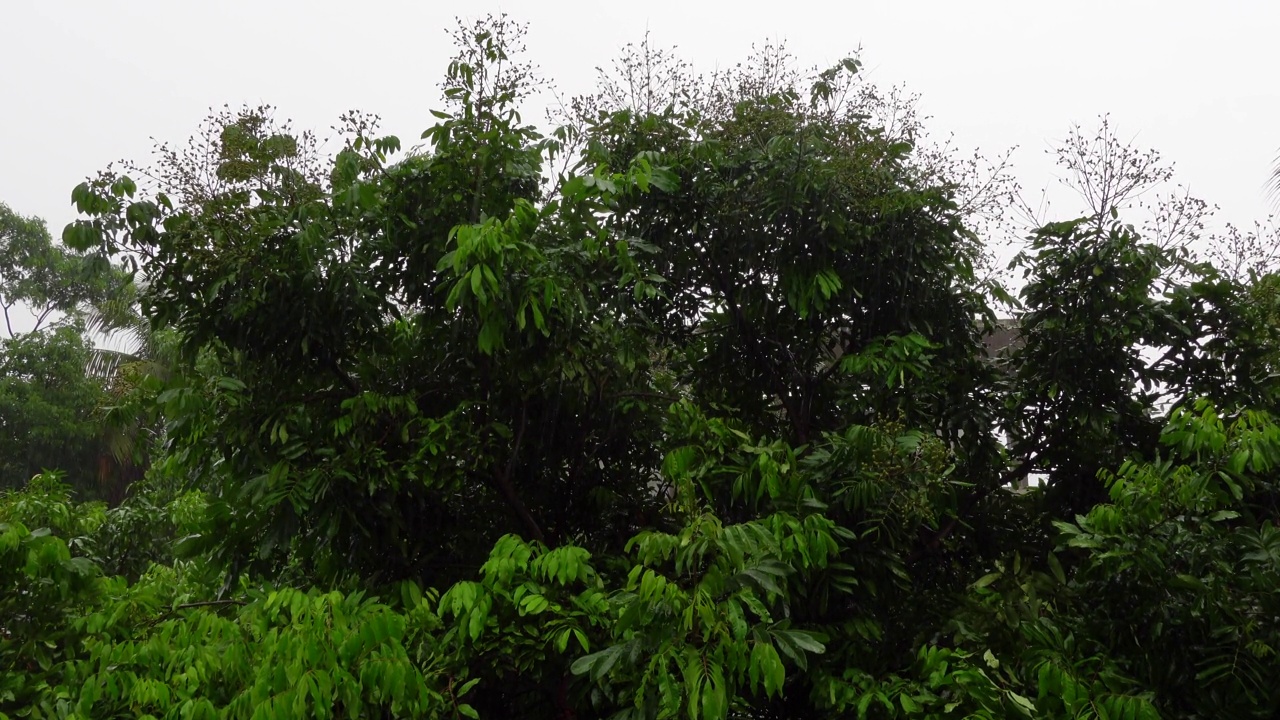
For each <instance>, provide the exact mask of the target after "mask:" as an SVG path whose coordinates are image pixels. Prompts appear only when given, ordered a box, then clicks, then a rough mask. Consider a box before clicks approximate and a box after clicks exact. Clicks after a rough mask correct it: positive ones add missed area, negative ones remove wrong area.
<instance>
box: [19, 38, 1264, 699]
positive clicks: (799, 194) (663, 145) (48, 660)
mask: <svg viewBox="0 0 1280 720" xmlns="http://www.w3.org/2000/svg"><path fill="white" fill-rule="evenodd" d="M522 38H523V29H522V28H521V27H520V26H519V25H516V24H514V23H512V22H510V21H509V20H507V19H505V18H490V19H488V20H485V21H481V22H479V23H476V24H470V25H462V26H460V28H459V29H458V31H457V32H456V33H455V36H454V39H455V41H456V42H457V43H458V44H459V55H458V57H457V59H456V60H455V61H454V62H453V63H451V64H450V66H449V67H448V70H447V72H446V75H445V82H444V96H445V99H446V105H445V109H443V110H440V111H436V112H435V113H434V115H435V117H436V120H437V122H436V124H435V125H434V126H433V127H431V128H430V129H428V130H427V131H426V132H425V133H424V134H423V139H424V140H425V141H426V145H425V146H423V147H421V148H418V149H415V150H413V151H410V152H404V151H402V149H401V143H400V141H399V140H398V139H397V138H394V137H384V136H380V135H378V133H377V128H376V123H375V121H374V119H373V118H372V117H370V116H365V115H360V114H356V113H352V114H348V115H347V116H345V117H344V118H343V121H342V138H341V143H340V145H341V149H340V150H339V151H338V152H337V153H336V154H335V155H334V156H333V157H324V156H323V155H322V154H321V153H320V151H319V150H318V147H319V144H318V142H317V141H316V140H315V139H314V138H313V137H312V136H311V135H309V134H306V133H301V134H299V133H296V132H295V131H293V130H292V129H291V128H290V127H289V125H288V123H287V122H281V121H277V120H276V119H275V118H274V116H273V114H272V112H271V111H270V110H269V109H268V108H247V109H245V110H243V111H241V112H232V111H230V110H227V111H224V112H221V113H218V114H216V115H215V116H214V117H213V118H211V120H210V122H209V123H208V124H207V125H206V127H205V128H204V129H203V130H202V131H201V132H200V133H199V134H198V135H197V137H196V138H195V139H194V140H193V144H192V146H191V147H188V148H179V149H174V148H171V147H169V146H162V147H161V148H160V150H159V152H158V154H157V162H156V165H155V166H154V167H151V168H147V169H145V171H144V172H134V173H133V174H134V175H137V176H138V177H139V178H140V179H142V181H143V185H142V186H141V187H140V186H139V185H138V183H137V182H135V181H134V180H133V179H130V178H129V177H127V176H125V175H123V174H119V173H116V172H108V173H104V174H102V175H100V176H98V177H96V178H94V179H91V180H90V181H87V182H86V183H84V184H83V185H81V186H79V187H78V188H77V189H76V190H75V192H74V200H75V202H76V203H77V205H78V207H79V209H80V210H81V212H82V213H83V215H84V216H83V217H82V219H81V220H79V221H77V222H76V223H75V224H73V225H71V226H69V227H68V228H67V230H66V232H65V233H64V240H65V242H66V243H67V244H68V245H69V246H72V247H77V248H95V249H101V250H105V251H107V252H109V253H112V254H114V255H115V256H116V257H119V258H121V261H122V262H123V263H124V264H125V265H126V266H128V267H129V268H130V269H131V270H132V271H134V272H135V273H136V276H135V278H134V280H135V284H133V285H131V286H129V288H130V291H131V292H134V293H136V298H137V304H136V306H135V305H133V303H132V302H131V301H129V300H127V299H126V300H125V301H123V305H122V307H120V308H117V309H116V310H113V311H112V312H113V313H114V314H113V317H114V318H116V319H115V320H113V321H112V322H111V323H105V322H103V323H100V324H98V325H97V326H98V327H101V328H107V327H118V326H121V325H127V326H129V327H133V328H135V330H136V332H137V335H138V337H139V338H140V339H142V340H143V341H144V342H143V343H142V344H141V345H140V346H139V347H140V349H139V351H138V352H137V353H136V354H134V355H133V356H132V357H129V358H117V360H120V361H121V362H119V363H115V364H113V365H112V367H113V368H114V369H115V372H114V373H112V374H111V376H110V382H109V387H110V390H111V400H110V403H111V409H110V411H109V414H108V415H107V417H109V418H112V420H111V421H112V422H114V423H116V425H115V427H116V428H117V429H119V430H120V435H121V436H124V435H127V436H128V437H129V438H131V439H132V440H131V441H130V442H128V443H125V442H124V441H121V442H120V443H118V444H117V445H114V446H113V447H117V448H119V447H126V446H127V447H129V448H130V451H129V453H128V454H130V455H132V456H133V457H135V458H138V459H139V461H140V463H141V464H145V465H147V470H146V475H145V478H144V479H142V480H141V481H140V482H136V483H134V484H133V486H132V488H131V493H130V496H129V497H128V498H127V499H125V500H124V501H123V502H122V503H120V504H118V505H116V506H115V507H111V508H109V509H108V508H107V507H105V506H103V505H100V504H76V503H74V502H72V501H71V500H70V496H69V494H68V488H67V487H66V486H65V485H62V484H61V483H60V482H59V481H58V480H57V479H56V477H54V476H52V475H49V474H45V475H41V476H40V477H39V478H37V480H35V481H33V482H32V483H31V484H29V485H28V486H27V487H25V488H24V489H22V490H20V491H16V492H10V493H8V494H6V495H4V496H3V497H2V498H0V583H2V584H0V591H3V594H0V610H3V611H4V612H3V614H0V618H4V619H3V620H0V661H3V664H0V714H3V713H9V714H10V715H12V716H17V717H37V718H44V717H57V718H90V717H92V718H110V717H138V716H144V717H145V716H149V717H175V718H176V717H183V718H185V717H211V718H212V717H231V718H257V717H273V718H274V717H334V718H343V717H368V716H377V717H422V718H446V717H447V718H459V717H472V718H476V717H527V718H573V717H582V718H586V717H600V718H619V719H622V718H631V719H635V720H641V719H644V720H648V719H650V718H655V719H656V718H675V717H688V718H691V719H692V720H699V719H705V720H719V719H720V718H771V719H772V718H815V717H816V718H823V717H829V718H835V717H859V718H946V717H977V718H1157V717H1170V718H1188V719H1190V718H1200V717H1209V716H1212V717H1232V718H1234V717H1241V718H1244V717H1271V716H1273V715H1274V714H1275V712H1276V711H1277V709H1278V708H1277V696H1276V694H1275V688H1276V687H1280V678H1278V677H1276V670H1275V669H1274V668H1275V667H1277V665H1276V663H1274V662H1273V660H1274V658H1273V655H1274V652H1275V645H1276V641H1275V638H1276V637H1277V628H1276V627H1275V621H1274V619H1275V617H1276V615H1277V610H1280V608H1276V607H1275V603H1276V600H1275V598H1276V597H1280V594H1277V591H1278V590H1280V588H1277V587H1276V578H1277V577H1280V575H1277V573H1276V570H1277V569H1278V568H1277V567H1276V564H1277V562H1280V550H1277V548H1280V544H1278V543H1280V536H1277V535H1276V532H1275V529H1274V527H1273V525H1274V523H1275V520H1276V499H1277V494H1276V488H1275V487H1274V476H1275V472H1274V471H1275V467H1276V462H1277V458H1278V457H1280V445H1277V442H1278V441H1280V425H1277V423H1276V421H1275V419H1274V417H1273V416H1272V415H1271V414H1270V413H1271V412H1272V411H1273V409H1274V404H1275V399H1274V398H1275V395H1274V392H1275V388H1274V385H1273V384H1272V383H1273V380H1272V379H1271V377H1270V373H1271V370H1272V369H1273V366H1274V362H1275V358H1276V352H1277V344H1276V338H1275V328H1276V323H1275V318H1276V314H1275V312H1274V307H1273V305H1274V303H1273V302H1270V301H1269V300H1268V299H1273V298H1272V296H1273V295H1274V283H1273V282H1272V277H1271V276H1263V275H1257V276H1256V277H1251V278H1250V279H1249V280H1248V284H1245V283H1244V282H1242V281H1241V279H1240V278H1238V277H1236V276H1235V275H1232V274H1231V273H1225V274H1224V273H1223V272H1221V271H1219V270H1218V269H1215V268H1214V267H1212V266H1210V265H1207V264H1200V263H1197V262H1195V261H1194V260H1193V259H1192V258H1191V257H1190V255H1189V254H1188V253H1187V252H1185V248H1184V247H1183V246H1182V245H1181V244H1180V242H1181V241H1178V240H1176V238H1175V237H1174V235H1170V234H1167V233H1166V234H1162V233H1164V232H1165V231H1162V230H1161V229H1160V228H1161V227H1165V228H1166V229H1167V227H1168V226H1167V224H1166V225H1165V226H1159V227H1155V228H1154V229H1153V230H1151V231H1149V232H1147V231H1145V230H1144V232H1145V233H1146V234H1143V233H1139V232H1138V231H1137V230H1135V229H1134V228H1133V227H1132V226H1130V225H1127V224H1125V223H1123V222H1122V221H1121V219H1120V214H1121V212H1122V211H1125V210H1126V207H1127V206H1126V205H1125V202H1124V196H1125V194H1126V193H1130V192H1135V191H1136V189H1138V188H1141V187H1142V186H1143V185H1144V183H1147V182H1149V181H1150V180H1151V179H1152V178H1153V177H1155V176H1156V175H1159V172H1158V171H1157V170H1156V169H1153V168H1154V167H1155V166H1154V165H1153V163H1154V160H1153V159H1152V158H1151V157H1150V156H1144V155H1143V154H1141V153H1133V152H1128V151H1120V150H1117V149H1116V147H1117V146H1115V145H1114V144H1113V143H1114V138H1113V137H1112V136H1111V135H1109V134H1107V133H1106V132H1105V131H1104V133H1103V135H1102V136H1101V137H1102V139H1101V140H1100V141H1099V142H1100V143H1101V144H1100V145H1097V146H1096V147H1095V148H1094V150H1093V151H1086V152H1085V154H1084V155H1073V154H1071V153H1066V154H1064V155H1063V157H1064V158H1066V162H1067V163H1068V168H1069V169H1071V170H1072V171H1073V172H1075V173H1077V174H1078V175H1079V176H1080V177H1081V178H1083V179H1082V181H1081V182H1082V184H1083V187H1086V188H1093V189H1094V190H1097V192H1093V194H1092V195H1090V196H1089V201H1090V202H1091V203H1093V204H1094V205H1095V207H1093V208H1092V209H1091V210H1090V213H1089V214H1088V215H1087V216H1086V217H1085V218H1083V219H1080V220H1075V221H1069V222H1061V223H1047V224H1044V225H1043V227H1041V228H1040V229H1039V230H1038V231H1037V232H1035V233H1034V234H1033V235H1032V237H1031V238H1030V239H1029V241H1028V244H1027V247H1026V251H1025V252H1024V253H1022V254H1021V255H1020V256H1019V257H1018V258H1017V259H1016V261H1015V266H1014V267H1015V268H1020V269H1022V271H1023V272H1024V273H1025V279H1026V282H1025V283H1024V284H1023V286H1022V288H1021V290H1020V291H1019V293H1018V294H1017V297H1014V296H1013V295H1012V294H1010V293H1008V292H1007V291H1005V290H1004V289H1003V288H1001V287H999V286H998V285H995V284H994V283H992V282H991V281H990V279H989V277H988V276H987V275H986V273H985V270H984V268H985V267H986V266H988V265H989V263H990V252H989V247H988V246H987V245H985V244H984V241H985V239H984V238H982V237H980V236H979V235H978V233H977V232H976V231H975V228H978V227H983V223H984V222H986V221H989V220H990V219H991V218H992V217H994V214H993V212H994V211H993V209H992V208H993V203H996V201H994V200H993V199H992V198H993V197H995V196H991V195H984V193H986V192H989V191H987V190H983V189H982V187H979V185H981V183H976V182H975V179H974V176H973V175H972V172H971V171H972V169H973V168H974V167H976V166H974V165H967V164H965V163H960V162H952V161H951V160H949V159H948V156H947V155H946V153H945V152H942V151H939V150H937V149H936V148H932V147H931V146H929V145H928V143H927V142H926V140H925V137H924V134H923V132H922V129H921V127H920V125H919V121H918V120H917V119H916V115H915V114H914V109H913V108H912V107H911V105H910V103H909V102H907V101H905V100H903V99H902V98H901V97H900V96H896V95H892V94H890V95H886V94H883V93H880V92H878V91H876V90H875V89H874V88H872V87H871V86H869V85H866V84H865V83H863V82H862V81H861V80H860V79H859V77H858V70H859V67H860V66H859V63H858V62H857V60H856V59H849V60H846V61H843V62H841V63H839V64H838V65H837V66H836V67H833V68H831V69H829V70H823V71H816V72H814V73H813V74H812V75H810V76H805V75H803V74H802V73H798V72H796V71H794V70H792V69H791V65H790V64H789V60H788V56H786V54H785V52H784V51H782V50H781V49H779V48H773V47H769V48H766V49H765V50H764V51H762V52H761V53H759V54H758V56H757V57H756V58H754V59H753V60H752V61H751V62H749V63H747V64H745V65H742V66H739V67H737V68H735V69H732V70H730V71H728V72H724V73H718V74H716V75H714V76H712V77H710V78H702V77H699V76H695V75H693V74H692V72H691V71H690V70H689V69H688V67H687V66H685V65H683V64H681V63H679V62H678V61H674V60H672V59H671V58H670V56H667V55H665V54H662V53H654V52H651V51H650V49H649V48H648V46H647V44H646V45H645V46H643V47H642V49H641V51H639V52H638V53H635V52H633V53H632V54H631V55H629V56H627V57H626V58H624V61H623V62H622V63H621V64H620V66H619V70H620V75H619V76H617V77H615V78H612V79H610V78H607V77H606V79H605V82H604V84H603V86H602V89H601V90H600V92H598V93H597V94H596V95H594V96H589V97H583V98H577V99H575V100H573V101H572V102H571V103H570V104H569V106H568V108H567V110H566V112H565V114H564V116H563V117H562V120H563V121H564V125H563V126H562V127H560V128H559V129H557V130H556V131H554V132H552V133H551V134H549V135H544V134H543V133H541V132H540V131H538V130H537V129H535V128H534V127H532V126H531V125H529V124H527V123H526V122H525V121H524V120H523V119H522V117H521V115H520V112H519V103H520V101H521V100H522V99H524V98H526V97H527V96H528V95H529V94H530V93H532V92H533V91H534V89H536V88H537V87H539V86H540V82H541V81H540V80H539V79H538V78H537V77H536V75H535V73H534V71H533V69H532V67H531V66H530V65H528V64H527V63H525V62H524V61H523V60H521V58H520V56H519V51H520V50H521V49H522V47H521V43H522ZM895 118H896V119H897V121H896V122H891V120H892V119H895ZM1075 142H1076V143H1077V144H1081V143H1085V144H1087V143H1086V141H1084V140H1083V139H1082V138H1081V137H1077V139H1076V141H1075ZM1081 147H1084V145H1081ZM1090 152H1092V153H1093V154H1092V155H1090V154H1089V153H1090ZM1077 158H1084V159H1083V160H1079V159H1077ZM1091 158H1092V159H1091ZM1099 158H1100V160H1099V163H1094V160H1097V159H1099ZM1108 158H1111V160H1108ZM1117 158H1119V159H1117ZM1144 158H1145V159H1144ZM966 168H967V169H966ZM139 169H140V168H136V167H135V168H134V170H139ZM1093 173H1101V175H1097V176H1095V175H1094V174H1093ZM1160 177H1163V176H1160ZM1157 179H1158V178H1157ZM1116 183H1119V184H1118V185H1117V184H1116ZM996 185H997V186H998V185H999V183H998V182H996ZM1099 188H1101V190H1098V189H1099ZM1116 188H1120V189H1119V190H1117V189H1116ZM1113 191H1114V192H1113ZM983 198H985V199H983ZM997 204H998V203H997ZM1179 232H1180V231H1179ZM1178 237H1181V236H1178ZM1263 300H1268V302H1262V301H1263ZM995 302H998V303H1000V304H1002V305H1003V306H1004V307H1011V308H1013V309H1014V314H1015V316H1016V317H1015V320H1016V328H1017V336H1016V339H1015V341H1014V342H1012V343H1011V344H1010V346H1009V347H1008V348H1006V349H1005V350H1004V351H1002V352H1001V353H1000V354H999V355H997V356H995V357H993V356H991V355H990V354H989V352H988V350H987V344H986V343H987V341H988V340H989V339H990V333H991V332H992V331H993V330H994V329H995V328H997V327H998V326H999V325H998V323H997V318H996V313H995V310H994V309H993V305H994V304H995ZM135 309H136V310H137V311H138V313H136V314H133V315H132V317H131V318H130V317H129V316H130V312H131V311H133V310H135ZM1006 325H1007V324H1006ZM67 332H68V333H69V334H68V335H67V336H66V339H65V341H66V342H67V343H71V340H74V339H75V338H77V337H79V336H78V335H74V333H73V332H72V331H71V330H70V329H68V330H67ZM73 336H74V337H73ZM41 337H43V336H41ZM49 337H55V336H54V335H50V336H49ZM36 339H38V338H35V337H33V338H32V339H31V342H35V340H36ZM68 347H70V344H69V345H68ZM82 350H83V348H82ZM1153 353H1155V355H1153ZM1153 357H1154V358H1155V359H1154V361H1153V360H1152V358H1153ZM80 367H81V368H83V367H84V365H83V364H82V365H81V366H80ZM81 377H82V378H83V377H84V375H83V373H82V375H81ZM126 430H127V432H126ZM1030 477H1035V478H1039V479H1042V480H1043V482H1044V484H1043V486H1042V487H1037V488H1026V487H1025V482H1024V481H1026V480H1027V479H1028V478H1030ZM10 618H12V619H10Z"/></svg>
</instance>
